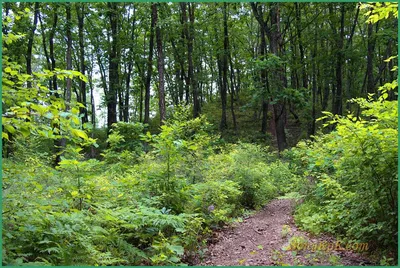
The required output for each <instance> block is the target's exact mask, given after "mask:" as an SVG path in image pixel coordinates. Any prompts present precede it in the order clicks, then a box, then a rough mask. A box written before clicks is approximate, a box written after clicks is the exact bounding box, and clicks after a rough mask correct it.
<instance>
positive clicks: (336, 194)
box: [286, 84, 398, 250]
mask: <svg viewBox="0 0 400 268" xmlns="http://www.w3.org/2000/svg"><path fill="white" fill-rule="evenodd" d="M388 88H393V85H391V84H387V85H385V86H384V87H382V88H380V91H381V95H380V97H379V98H378V100H376V101H373V100H372V99H369V100H363V99H356V100H353V102H354V103H357V104H358V105H359V106H360V108H361V115H360V117H355V116H353V115H348V116H333V115H331V114H329V113H326V117H325V118H326V119H329V118H330V120H331V121H330V122H328V124H334V125H335V127H336V129H335V130H334V131H332V132H331V133H329V134H325V135H322V136H317V137H315V141H314V142H307V143H304V142H303V143H300V144H299V145H298V146H297V148H295V149H292V150H291V152H289V153H287V154H286V156H287V157H289V158H291V159H292V160H293V161H292V164H291V165H292V166H296V168H297V170H298V171H302V172H303V175H304V176H305V177H307V178H308V179H309V183H308V184H309V186H310V187H309V188H308V189H312V190H311V191H307V192H305V194H307V202H306V203H305V204H303V205H301V206H300V207H299V208H298V210H297V212H296V215H297V216H296V220H297V222H298V223H299V224H300V225H301V226H302V227H303V228H304V229H307V230H309V231H313V232H315V233H319V232H329V233H333V234H336V235H340V236H342V237H345V238H346V239H355V240H358V241H363V242H370V243H371V245H375V246H381V247H384V248H386V249H388V250H393V249H395V248H397V207H398V205H397V204H398V199H397V196H398V193H397V183H398V182H397V180H398V175H397V163H398V156H397V154H398V152H397V141H398V131H397V118H398V116H397V101H388V100H387V97H388V94H387V90H388ZM306 188H307V187H306ZM366 200H368V202H366ZM312 204H314V205H312ZM315 204H317V208H318V209H316V208H315V206H316V205H315ZM308 206H312V207H313V209H312V210H309V211H307V210H308ZM382 230H385V232H383V231H382Z"/></svg>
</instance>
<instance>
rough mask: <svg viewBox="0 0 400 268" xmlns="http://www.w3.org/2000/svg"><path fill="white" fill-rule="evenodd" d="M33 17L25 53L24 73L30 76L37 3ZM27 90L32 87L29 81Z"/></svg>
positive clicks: (37, 11)
mask: <svg viewBox="0 0 400 268" xmlns="http://www.w3.org/2000/svg"><path fill="white" fill-rule="evenodd" d="M34 9H35V11H34V17H33V24H32V25H31V28H30V32H29V36H28V49H27V52H26V73H27V74H32V50H33V39H34V37H35V31H36V25H37V21H38V16H39V3H38V2H36V3H35V7H34ZM27 86H28V88H31V87H32V83H31V82H30V81H28V82H27Z"/></svg>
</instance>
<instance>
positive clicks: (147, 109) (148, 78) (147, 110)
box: [143, 4, 156, 124]
mask: <svg viewBox="0 0 400 268" xmlns="http://www.w3.org/2000/svg"><path fill="white" fill-rule="evenodd" d="M153 5H155V4H152V7H151V9H152V16H151V26H150V41H149V57H148V60H147V76H146V85H145V95H144V121H143V123H145V124H148V123H149V121H150V82H151V74H152V70H153V49H154V28H155V24H156V18H155V17H154V14H153Z"/></svg>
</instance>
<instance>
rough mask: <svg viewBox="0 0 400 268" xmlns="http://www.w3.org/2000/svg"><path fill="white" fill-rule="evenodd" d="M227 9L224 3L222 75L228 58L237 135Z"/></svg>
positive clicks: (232, 108)
mask: <svg viewBox="0 0 400 268" xmlns="http://www.w3.org/2000/svg"><path fill="white" fill-rule="evenodd" d="M227 9H228V7H227V3H226V2H224V57H225V58H224V64H226V66H224V75H227V74H226V72H227V70H228V58H229V64H230V82H231V86H230V89H231V114H232V121H233V129H234V131H235V133H236V134H237V123H236V116H235V109H234V98H235V97H234V96H235V90H234V70H233V63H232V57H231V49H230V45H229V34H228V15H227V13H228V10H227Z"/></svg>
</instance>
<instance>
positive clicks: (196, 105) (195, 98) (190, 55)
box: [186, 3, 201, 118]
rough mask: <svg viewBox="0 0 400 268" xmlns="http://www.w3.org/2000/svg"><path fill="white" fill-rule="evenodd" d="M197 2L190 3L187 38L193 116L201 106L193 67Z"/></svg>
mask: <svg viewBox="0 0 400 268" xmlns="http://www.w3.org/2000/svg"><path fill="white" fill-rule="evenodd" d="M195 6H196V3H188V12H189V21H190V24H189V30H188V35H187V36H186V38H187V45H188V77H189V79H188V80H189V85H190V86H189V88H191V89H192V93H193V117H194V118H196V117H198V116H199V115H200V112H201V107H200V101H199V89H198V86H197V81H195V76H194V68H193V42H194V10H195Z"/></svg>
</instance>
